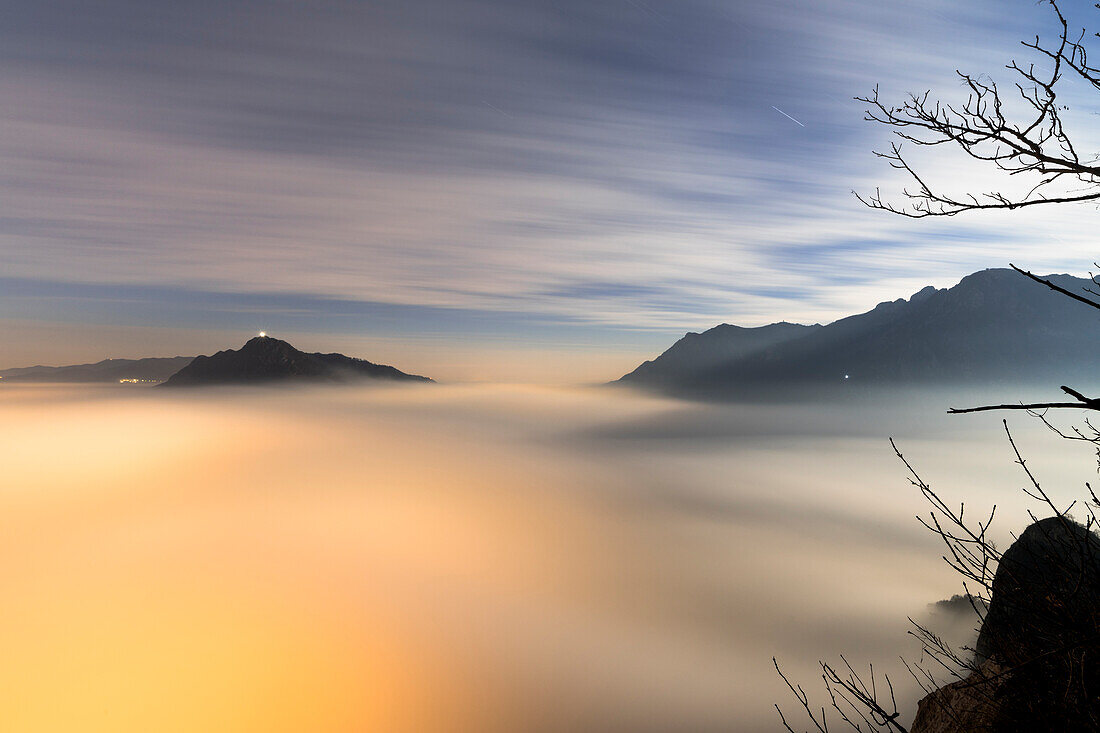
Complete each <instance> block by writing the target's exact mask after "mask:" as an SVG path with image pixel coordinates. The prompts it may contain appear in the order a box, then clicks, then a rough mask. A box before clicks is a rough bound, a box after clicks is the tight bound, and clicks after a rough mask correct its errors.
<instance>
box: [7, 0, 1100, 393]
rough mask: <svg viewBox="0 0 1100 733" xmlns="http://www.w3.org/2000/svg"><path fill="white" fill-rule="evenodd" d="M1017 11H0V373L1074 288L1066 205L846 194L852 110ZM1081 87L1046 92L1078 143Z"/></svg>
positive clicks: (884, 180)
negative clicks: (1028, 284)
mask: <svg viewBox="0 0 1100 733" xmlns="http://www.w3.org/2000/svg"><path fill="white" fill-rule="evenodd" d="M1090 6H1091V3H1086V2H1079V3H1077V4H1068V5H1067V7H1066V9H1067V11H1069V12H1070V13H1071V18H1072V19H1073V20H1077V21H1078V22H1080V23H1085V22H1087V21H1091V20H1093V19H1092V18H1091V17H1090V15H1092V14H1091V13H1089V8H1090ZM1050 20H1051V18H1050V15H1049V13H1048V12H1047V11H1046V9H1044V8H1042V7H1041V6H1039V5H1036V4H1035V3H1034V2H1031V0H1001V1H999V2H993V1H991V0H981V1H976V2H968V3H965V4H962V3H956V2H947V1H946V0H942V1H941V0H928V1H925V0H921V1H919V2H904V3H902V2H888V3H883V2H881V0H821V1H816V2H812V1H810V0H776V1H775V2H765V3H761V2H732V1H725V2H719V1H716V0H676V1H675V2H671V1H668V2H662V1H660V0H595V1H591V0H590V1H582V0H564V1H562V2H554V3H551V2H536V1H534V0H517V1H512V2H484V1H481V0H382V1H367V2H351V1H347V2H334V1H331V0H319V1H318V2H311V3H308V4H304V3H290V2H257V1H252V2H240V1H237V0H218V1H217V2H212V1H211V2H207V1H195V2H187V3H178V2H166V1H164V0H143V1H142V2H121V1H119V0H108V1H107V2H103V3H96V4H94V5H93V4H89V3H83V2H73V1H67V0H60V1H58V2H50V3H41V2H25V1H24V0H15V1H14V2H9V3H7V4H6V5H5V8H4V10H3V11H2V22H0V93H2V95H3V98H4V99H5V104H4V105H3V107H2V109H0V340H2V341H3V342H4V343H5V353H4V354H3V357H2V359H0V361H2V362H3V363H2V364H0V366H16V365H21V364H23V363H30V362H39V361H54V362H58V361H69V360H81V359H85V358H94V357H99V358H103V357H105V356H130V355H141V354H143V353H146V352H149V351H150V350H152V351H155V352H157V353H181V352H182V353H189V350H197V351H210V350H213V349H215V348H224V347H225V346H230V345H233V344H234V343H236V342H238V341H243V338H244V337H246V336H247V335H248V334H247V333H242V332H244V331H248V332H251V331H252V330H258V329H260V328H264V329H266V330H268V331H271V332H274V333H284V334H294V335H295V336H296V337H299V338H306V339H307V340H308V341H310V342H311V343H309V344H307V345H309V346H312V347H315V348H318V349H324V348H328V347H330V346H334V345H347V346H348V347H349V348H350V347H352V346H354V347H356V348H359V349H368V350H369V351H370V352H371V353H365V354H360V355H363V356H366V357H368V358H376V359H378V360H387V359H388V360H390V361H400V359H401V358H406V359H413V360H415V361H416V363H415V364H412V365H409V366H410V368H411V367H416V368H417V369H418V370H421V371H424V372H427V373H433V368H435V369H436V370H438V369H442V370H443V371H445V372H446V371H447V370H448V369H451V367H449V366H447V364H445V363H444V362H447V358H449V357H447V358H444V357H436V356H433V354H436V355H439V354H455V353H458V352H463V353H466V354H467V356H466V357H464V359H465V361H463V363H467V364H471V365H476V363H477V360H476V359H475V358H474V356H473V355H474V354H475V353H476V352H477V350H478V349H479V348H481V347H485V348H491V349H495V350H496V351H497V352H499V351H500V350H502V349H514V350H519V351H522V350H524V349H526V350H528V351H530V352H531V353H532V354H536V353H537V354H540V355H545V354H546V353H551V352H553V353H557V354H558V355H559V357H560V358H559V362H560V364H562V365H566V364H567V363H568V361H569V355H570V354H571V353H579V352H582V351H583V352H586V353H588V354H589V356H588V357H586V360H581V362H583V366H578V367H577V368H575V369H572V368H571V367H568V366H561V367H560V370H561V373H562V374H566V373H570V374H572V373H576V374H583V375H585V376H591V377H592V378H597V376H598V375H597V372H598V371H599V370H600V369H605V368H606V369H608V370H610V372H614V371H616V370H618V369H619V368H620V367H628V366H629V365H630V363H631V362H633V361H634V360H635V359H637V358H638V357H639V356H643V355H649V354H652V353H653V352H655V351H660V350H661V348H662V347H663V346H665V345H667V344H668V343H671V341H672V340H674V339H675V338H676V337H677V336H678V335H679V334H681V333H682V332H684V331H686V330H700V329H703V328H707V327H710V326H712V325H715V324H717V323H720V322H731V323H738V324H742V325H758V324H762V323H768V322H772V321H776V320H792V321H804V322H811V321H828V320H831V319H833V318H836V317H839V316H843V315H846V314H848V313H851V312H856V311H861V310H866V309H867V308H870V307H872V306H874V304H875V303H876V302H878V301H880V300H885V299H893V298H896V297H899V296H904V295H908V294H910V293H912V292H915V291H916V290H918V289H919V288H920V287H922V286H923V285H926V284H929V283H932V284H936V285H939V286H946V285H949V284H951V283H952V282H954V281H956V280H958V279H959V278H960V277H961V276H963V275H965V274H967V273H969V272H971V271H973V270H975V269H981V268H984V267H991V266H1004V265H1005V264H1006V263H1007V262H1008V261H1020V262H1023V263H1025V264H1028V265H1029V266H1031V267H1033V268H1035V269H1039V270H1050V271H1053V270H1059V271H1072V272H1083V271H1085V270H1087V269H1088V267H1089V266H1090V264H1091V263H1092V262H1093V260H1094V259H1095V254H1094V248H1093V246H1092V244H1091V242H1092V237H1091V231H1092V229H1093V228H1094V225H1093V224H1092V221H1094V220H1095V219H1096V217H1097V212H1096V211H1095V210H1094V209H1093V208H1089V207H1076V208H1074V209H1062V210H1052V211H1049V212H1040V211H1036V212H1026V213H1015V214H1007V215H983V216H973V217H969V218H967V217H956V218H953V219H950V220H944V221H918V222H913V221H909V220H905V219H899V218H894V217H890V216H888V215H885V214H881V213H876V212H872V211H868V210H866V209H864V208H863V207H862V206H861V205H860V204H859V203H858V202H857V201H856V200H855V199H854V197H853V196H852V195H851V193H850V192H851V190H852V189H857V190H864V191H866V190H870V189H872V188H873V187H874V186H875V185H881V186H882V187H883V189H884V190H885V191H887V192H889V191H891V190H895V189H897V188H900V186H901V185H902V181H901V180H899V179H898V178H897V177H896V176H895V175H893V172H892V171H890V170H889V168H887V167H886V166H885V165H884V164H883V163H882V162H881V161H877V160H875V159H874V158H873V157H872V156H871V154H870V150H871V149H872V148H873V147H881V146H882V145H883V144H884V143H885V141H886V140H887V135H886V131H884V130H882V129H876V128H875V127H873V126H871V125H869V124H868V123H865V122H863V121H862V119H861V118H862V107H861V105H860V104H859V103H856V102H853V101H852V99H851V98H852V97H853V96H855V95H857V94H865V93H867V92H868V91H869V90H870V89H871V88H872V87H873V86H874V85H875V84H876V83H879V84H881V86H882V91H883V94H884V96H886V97H887V98H898V99H900V98H901V97H902V95H903V94H904V92H906V91H909V90H923V89H925V88H932V89H933V90H935V91H936V92H937V93H938V94H941V95H942V96H944V97H948V98H952V97H957V96H958V95H959V94H960V93H961V92H960V90H959V88H958V83H957V81H955V80H953V79H952V76H951V75H952V73H953V71H954V69H955V68H962V69H964V70H973V71H988V72H990V73H991V74H994V75H995V78H999V79H1006V80H1007V78H1008V76H1007V72H1005V71H1004V69H1003V65H1004V64H1005V63H1007V62H1008V61H1009V60H1010V59H1012V58H1018V59H1026V58H1029V57H1028V56H1027V55H1026V53H1025V50H1024V49H1022V48H1021V47H1020V46H1019V40H1020V39H1022V38H1027V37H1029V36H1031V35H1033V34H1034V33H1036V32H1039V33H1042V34H1044V35H1046V34H1049V32H1050V31H1051V30H1052V29H1051V25H1050ZM1085 92H1086V90H1080V89H1075V88H1073V87H1072V85H1067V88H1066V92H1065V93H1066V99H1067V101H1069V102H1071V108H1072V112H1071V113H1070V117H1069V120H1068V121H1069V124H1070V125H1071V129H1072V125H1074V124H1076V125H1078V126H1079V129H1080V132H1079V134H1078V139H1080V140H1082V141H1084V143H1085V145H1084V146H1083V147H1084V148H1085V149H1088V146H1089V144H1091V143H1093V140H1092V139H1091V138H1090V137H1089V136H1090V135H1092V133H1091V128H1093V127H1095V125H1094V124H1092V122H1093V119H1092V118H1091V117H1090V115H1091V114H1092V110H1093V107H1092V106H1090V105H1092V102H1091V101H1090V98H1089V96H1088V95H1087V94H1086V93H1085ZM775 108H778V109H779V110H782V112H783V113H785V114H781V113H780V112H778V111H777V110H776V109H775ZM786 115H790V117H793V118H795V120H798V122H800V123H801V124H798V122H795V121H793V120H791V119H790V118H788V117H787V116H786ZM1094 137H1095V136H1094ZM1097 146H1098V147H1100V141H1098V142H1097ZM926 165H928V166H929V168H928V169H929V170H930V171H932V172H935V173H937V174H939V175H941V176H943V177H944V178H945V179H946V180H948V181H951V182H960V185H962V182H974V181H981V179H980V178H979V177H977V176H978V175H979V174H978V173H975V172H971V171H968V170H964V169H962V168H960V167H958V166H957V162H956V161H953V160H952V159H950V158H944V159H939V158H931V159H928V160H927V161H926ZM972 176H973V177H972ZM36 328H37V332H38V333H42V334H46V333H48V334H50V338H48V339H47V338H44V337H42V338H35V337H29V336H28V334H34V333H36ZM127 334H129V336H128V335H127ZM403 340H415V341H416V342H417V344H418V346H417V347H416V349H417V350H416V351H415V353H414V352H413V351H409V350H408V349H407V348H404V347H403V346H402V344H403ZM204 344H210V345H209V346H204ZM383 345H384V346H385V349H387V351H386V352H385V353H382V354H377V353H374V351H375V348H376V347H378V348H381V347H382V346H383ZM598 346H602V347H603V348H604V349H605V350H606V352H607V358H608V360H609V361H606V362H601V361H599V360H598V359H596V358H595V357H592V356H591V352H592V351H593V349H594V348H596V347H598ZM173 347H175V348H173ZM120 350H121V351H126V352H127V353H116V352H118V351H120ZM108 351H110V353H107V352H108ZM433 359H434V361H433ZM540 359H542V356H539V358H538V359H533V360H528V362H527V363H531V362H532V361H538V360H540ZM581 362H578V363H581ZM447 363H451V362H447ZM521 363H523V360H520V361H517V362H515V364H516V365H517V366H515V373H506V374H501V375H499V376H501V377H509V378H517V379H523V378H525V376H527V375H525V374H524V373H523V367H522V366H520V364H521ZM509 369H511V367H509ZM476 370H477V368H476V366H472V367H469V368H466V367H462V368H455V369H454V374H455V375H456V376H457V377H462V378H465V377H470V376H471V375H472V374H473V373H474V372H476ZM505 371H508V370H505ZM475 376H476V375H475ZM606 376H608V377H611V376H615V374H613V373H608V374H607V375H606Z"/></svg>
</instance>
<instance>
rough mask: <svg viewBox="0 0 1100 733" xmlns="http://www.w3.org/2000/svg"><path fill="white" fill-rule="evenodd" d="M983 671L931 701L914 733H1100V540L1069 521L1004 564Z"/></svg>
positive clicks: (982, 652) (1029, 536)
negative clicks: (1068, 732)
mask: <svg viewBox="0 0 1100 733" xmlns="http://www.w3.org/2000/svg"><path fill="white" fill-rule="evenodd" d="M975 665H976V668H975V670H974V672H973V673H972V674H971V675H970V676H969V677H968V678H967V679H966V680H963V681H960V682H955V683H953V684H950V685H947V686H945V687H942V688H940V689H939V690H936V691H935V692H933V693H931V694H930V695H928V696H927V697H925V698H924V699H923V700H921V702H920V704H919V707H918V713H917V717H916V720H915V721H914V723H913V726H912V728H911V733H978V732H979V731H981V732H986V731H988V732H990V733H1024V732H1025V731H1026V732H1027V733H1045V732H1047V731H1049V732H1051V733H1053V732H1054V731H1059V732H1061V731H1100V537H1097V536H1096V534H1094V533H1093V532H1091V531H1089V530H1088V529H1086V528H1085V527H1083V526H1081V525H1080V524H1077V523H1076V522H1073V521H1072V520H1069V519H1067V518H1065V517H1051V518H1049V519H1044V520H1042V521H1039V522H1035V523H1034V524H1032V525H1031V526H1029V527H1028V528H1027V529H1026V530H1025V531H1024V533H1023V534H1022V535H1020V537H1019V539H1017V540H1016V542H1014V543H1013V544H1012V546H1011V547H1009V548H1008V550H1007V551H1006V552H1005V553H1004V555H1003V556H1002V557H1001V561H1000V564H999V565H998V568H997V574H996V576H995V578H994V580H993V595H992V599H991V602H990V605H989V611H988V613H987V614H986V617H985V621H984V622H983V624H982V629H981V632H980V635H979V637H978V644H977V656H976V659H975Z"/></svg>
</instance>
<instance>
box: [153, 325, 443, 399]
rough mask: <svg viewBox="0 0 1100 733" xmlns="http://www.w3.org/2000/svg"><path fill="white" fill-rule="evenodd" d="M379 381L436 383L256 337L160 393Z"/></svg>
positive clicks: (176, 378)
mask: <svg viewBox="0 0 1100 733" xmlns="http://www.w3.org/2000/svg"><path fill="white" fill-rule="evenodd" d="M359 379H380V380H389V381H403V382H432V381H433V380H431V379H429V378H428V377H423V376H420V375H417V374H407V373H405V372H403V371H401V370H399V369H397V368H395V367H392V366H388V365H386V364H375V363H373V362H369V361H366V360H365V359H356V358H354V357H350V356H345V355H344V354H337V353H329V354H322V353H307V352H304V351H299V350H298V349H296V348H294V347H293V346H291V345H290V344H289V343H287V342H286V341H282V340H280V339H276V338H272V337H271V336H266V335H265V336H256V337H254V338H252V339H249V340H248V341H247V342H246V343H245V344H244V346H242V347H241V348H240V349H235V350H234V349H225V350H222V351H219V352H217V353H215V354H213V355H210V356H196V357H195V358H194V359H193V360H192V361H191V362H190V363H189V364H187V365H186V366H185V367H183V368H182V369H180V370H179V371H178V372H176V373H175V374H173V375H172V376H171V377H169V378H168V379H167V380H166V381H165V382H163V383H162V384H160V385H158V386H160V387H197V386H203V385H223V384H256V383H273V382H283V381H295V380H297V381H312V382H347V381H353V380H359Z"/></svg>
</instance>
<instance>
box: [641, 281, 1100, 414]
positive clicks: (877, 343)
mask: <svg viewBox="0 0 1100 733" xmlns="http://www.w3.org/2000/svg"><path fill="white" fill-rule="evenodd" d="M1046 277H1047V278H1049V279H1050V280H1051V281H1052V282H1055V283H1056V284H1058V285H1059V287H1063V288H1066V289H1067V290H1070V291H1075V292H1080V291H1082V290H1084V289H1085V288H1087V287H1091V286H1093V285H1094V283H1092V282H1091V281H1089V280H1088V279H1082V278H1076V277H1072V276H1070V275H1048V276H1046ZM1094 314H1095V311H1094V310H1092V309H1090V308H1087V307H1085V306H1083V305H1081V304H1080V303H1075V302H1073V301H1072V300H1071V299H1069V298H1065V297H1062V296H1059V295H1058V294H1056V293H1052V292H1051V291H1050V290H1049V289H1048V288H1045V287H1042V286H1040V285H1038V284H1036V283H1034V282H1030V281H1029V280H1028V279H1027V278H1025V277H1023V276H1022V275H1020V274H1019V273H1017V272H1015V271H1013V270H1009V269H1004V268H993V269H987V270H981V271H979V272H975V273H972V274H970V275H967V276H966V277H964V278H962V279H961V280H960V281H959V282H958V283H957V284H956V285H955V286H953V287H950V288H946V289H936V288H934V287H932V286H928V287H925V288H923V289H921V290H919V291H918V292H916V293H914V294H913V295H912V296H911V297H910V298H909V299H908V300H905V299H904V298H899V299H898V300H893V301H886V302H883V303H880V304H878V305H877V306H876V307H875V308H873V309H871V310H870V311H867V312H866V313H861V314H858V315H853V316H848V317H846V318H842V319H839V320H837V321H834V322H832V323H830V324H828V325H826V326H818V327H816V328H811V327H806V326H803V327H793V326H788V327H787V329H793V330H787V331H786V332H781V331H782V330H783V329H782V328H781V327H780V324H773V325H772V326H767V327H764V329H761V330H759V331H756V330H754V329H736V328H734V327H729V326H722V327H716V328H714V329H711V330H709V331H705V332H703V333H702V334H700V335H698V336H696V337H694V338H692V339H690V340H687V339H681V340H680V341H678V342H676V343H675V344H673V346H672V347H671V348H669V349H668V351H666V352H665V353H664V354H662V355H660V356H659V357H657V358H656V359H654V360H652V361H650V362H646V363H645V364H643V365H641V366H639V367H638V368H637V369H635V370H634V371H633V372H631V373H630V374H628V375H626V376H625V377H623V378H622V380H621V381H623V382H629V383H634V384H638V385H639V386H642V387H649V388H657V389H661V390H672V391H674V392H680V393H685V394H696V395H698V394H722V393H729V394H744V393H749V394H756V393H759V391H760V390H761V389H765V388H773V387H774V388H776V389H780V390H789V388H790V387H792V386H795V385H806V386H825V385H830V384H831V385H834V386H835V385H844V389H851V388H852V386H853V385H858V384H868V383H890V384H895V385H897V384H918V383H928V382H936V383H943V384H966V383H976V382H977V383H985V382H988V381H990V380H1000V381H1013V382H1023V381H1031V380H1044V381H1045V380H1047V379H1076V380H1078V381H1080V382H1082V383H1089V382H1094V381H1095V367H1094V365H1095V364H1096V363H1098V362H1100V319H1097V318H1095V316H1094ZM750 336H754V337H755V338H753V339H752V340H750V339H749V337H750Z"/></svg>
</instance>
